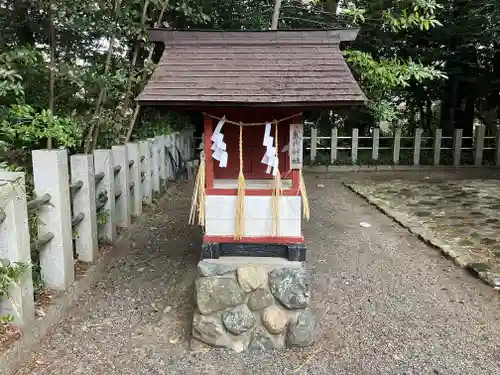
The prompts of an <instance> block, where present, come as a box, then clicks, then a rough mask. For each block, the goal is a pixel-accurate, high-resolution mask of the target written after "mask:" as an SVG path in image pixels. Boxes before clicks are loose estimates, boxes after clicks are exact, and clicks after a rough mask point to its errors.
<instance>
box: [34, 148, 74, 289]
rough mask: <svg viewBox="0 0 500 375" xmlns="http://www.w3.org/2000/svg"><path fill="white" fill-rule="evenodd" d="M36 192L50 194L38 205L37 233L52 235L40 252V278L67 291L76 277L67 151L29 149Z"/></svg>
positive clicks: (53, 287)
mask: <svg viewBox="0 0 500 375" xmlns="http://www.w3.org/2000/svg"><path fill="white" fill-rule="evenodd" d="M31 155H32V159H33V179H34V182H35V194H36V196H37V197H42V196H43V195H45V194H50V197H51V198H50V202H49V203H48V204H44V205H41V206H40V207H39V208H38V211H37V212H38V223H39V224H38V236H39V238H40V237H41V236H44V235H47V234H48V233H52V234H53V235H54V237H53V238H52V240H50V241H49V242H48V243H47V244H46V245H44V247H43V248H42V249H41V251H40V266H41V269H42V279H43V281H44V283H45V285H46V286H47V287H48V288H50V289H55V290H66V289H67V288H69V287H70V285H71V284H72V283H73V281H74V280H75V270H74V260H73V236H72V233H73V231H72V228H71V201H70V195H69V171H68V152H67V151H66V150H35V151H33V152H32V154H31Z"/></svg>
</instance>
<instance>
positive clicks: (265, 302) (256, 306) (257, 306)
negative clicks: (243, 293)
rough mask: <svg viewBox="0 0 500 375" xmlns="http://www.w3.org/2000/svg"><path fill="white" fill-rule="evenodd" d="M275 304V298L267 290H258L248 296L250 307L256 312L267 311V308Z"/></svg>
mask: <svg viewBox="0 0 500 375" xmlns="http://www.w3.org/2000/svg"><path fill="white" fill-rule="evenodd" d="M273 302H274V297H273V295H272V294H271V292H270V291H269V289H267V288H265V289H257V290H256V291H255V292H252V293H250V295H249V296H248V307H250V310H254V311H255V310H262V309H265V308H266V307H267V306H270V305H272V304H273Z"/></svg>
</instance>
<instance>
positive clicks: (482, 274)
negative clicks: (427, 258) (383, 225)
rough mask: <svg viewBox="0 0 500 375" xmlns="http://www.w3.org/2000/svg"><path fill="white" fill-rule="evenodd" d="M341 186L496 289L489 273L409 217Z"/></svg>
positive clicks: (351, 186) (349, 185)
mask: <svg viewBox="0 0 500 375" xmlns="http://www.w3.org/2000/svg"><path fill="white" fill-rule="evenodd" d="M343 184H344V186H346V187H347V188H349V189H350V190H351V191H353V192H354V193H356V194H357V195H358V196H360V197H361V198H363V199H364V200H365V201H367V202H368V203H370V204H371V205H372V206H374V207H375V208H376V209H377V210H379V211H380V212H382V213H383V214H385V215H387V216H389V217H390V218H391V219H393V220H394V221H395V222H397V223H398V224H399V225H401V226H402V227H404V228H406V229H408V231H409V232H410V233H412V234H414V235H415V236H417V237H418V238H419V239H420V240H422V241H423V242H425V243H426V244H428V245H430V246H432V247H433V248H435V249H437V250H439V251H440V252H441V253H442V254H443V255H444V256H445V257H446V258H448V259H451V260H452V261H453V262H454V263H455V264H456V265H457V266H459V267H461V268H465V269H467V270H468V271H470V272H471V273H472V274H473V275H475V276H476V277H477V278H479V279H480V280H481V281H483V282H484V283H486V284H487V285H489V286H492V287H494V288H495V289H498V285H496V284H495V283H494V281H493V280H494V275H493V274H492V273H491V272H488V271H485V270H484V269H481V267H480V266H479V265H478V264H477V263H474V261H473V259H472V258H471V257H469V256H467V255H462V254H460V253H459V252H457V251H455V250H454V249H452V248H451V247H450V246H449V245H448V244H447V243H445V242H444V241H442V240H440V239H439V238H436V237H435V236H433V235H432V233H431V232H430V231H428V230H427V229H425V228H423V227H422V226H421V225H420V224H417V223H413V222H412V218H411V217H408V215H404V214H402V213H400V212H397V211H395V210H393V209H392V208H391V207H389V206H388V205H387V204H385V203H383V202H382V201H381V200H380V199H377V198H373V197H369V196H366V195H365V194H364V193H363V192H362V191H361V190H360V189H358V188H357V187H356V186H354V185H351V183H349V182H344V183H343Z"/></svg>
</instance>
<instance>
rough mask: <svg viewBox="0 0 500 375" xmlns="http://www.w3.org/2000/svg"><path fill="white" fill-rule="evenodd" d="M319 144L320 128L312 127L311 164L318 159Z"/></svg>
mask: <svg viewBox="0 0 500 375" xmlns="http://www.w3.org/2000/svg"><path fill="white" fill-rule="evenodd" d="M317 146H318V129H316V128H311V164H314V162H315V161H316V154H317V152H316V148H317Z"/></svg>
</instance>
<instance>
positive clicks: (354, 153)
mask: <svg viewBox="0 0 500 375" xmlns="http://www.w3.org/2000/svg"><path fill="white" fill-rule="evenodd" d="M351 142H352V143H351V160H352V164H356V162H357V161H358V129H357V128H354V129H352V139H351Z"/></svg>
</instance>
